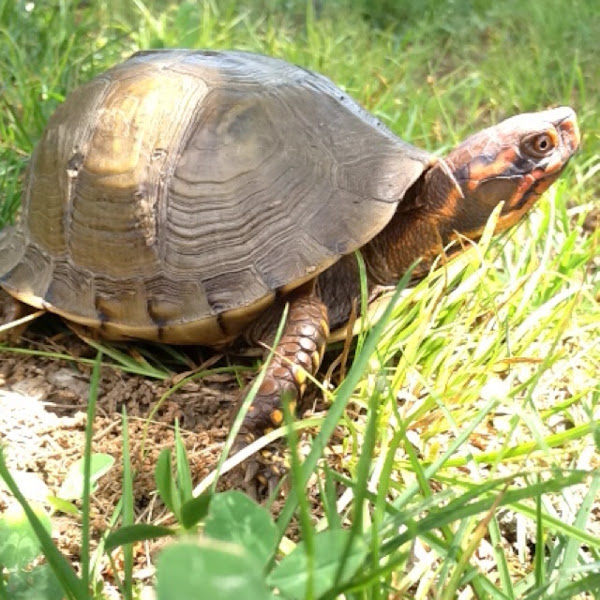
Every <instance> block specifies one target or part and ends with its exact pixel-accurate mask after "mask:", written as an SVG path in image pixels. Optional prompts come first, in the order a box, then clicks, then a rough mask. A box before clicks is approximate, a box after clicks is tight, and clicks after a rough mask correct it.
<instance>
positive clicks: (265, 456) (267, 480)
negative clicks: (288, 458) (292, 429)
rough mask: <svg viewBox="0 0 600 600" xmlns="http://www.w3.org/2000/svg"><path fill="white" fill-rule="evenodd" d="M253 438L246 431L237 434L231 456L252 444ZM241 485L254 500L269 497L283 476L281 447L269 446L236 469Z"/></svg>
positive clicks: (276, 445)
mask: <svg viewBox="0 0 600 600" xmlns="http://www.w3.org/2000/svg"><path fill="white" fill-rule="evenodd" d="M254 439H255V436H254V435H252V434H250V433H248V432H247V431H244V432H241V433H239V434H238V437H237V440H236V442H235V444H234V445H233V448H232V451H231V454H232V455H235V454H237V453H238V452H240V451H241V450H242V449H244V448H245V447H246V446H248V445H249V444H250V443H252V442H253V441H254ZM237 469H238V473H239V476H240V479H241V484H242V486H243V487H244V489H245V490H246V492H247V493H248V494H249V495H250V496H252V497H253V498H255V499H259V498H265V497H270V496H271V495H272V494H273V493H274V492H276V491H277V488H278V486H279V484H280V482H281V479H282V477H283V476H284V475H285V472H286V469H285V467H284V458H283V447H280V446H279V445H278V444H270V445H269V447H268V448H263V449H262V450H261V451H259V452H258V453H256V454H253V455H252V456H250V457H248V458H247V459H246V460H244V461H243V462H241V463H240V464H239V466H238V467H237Z"/></svg>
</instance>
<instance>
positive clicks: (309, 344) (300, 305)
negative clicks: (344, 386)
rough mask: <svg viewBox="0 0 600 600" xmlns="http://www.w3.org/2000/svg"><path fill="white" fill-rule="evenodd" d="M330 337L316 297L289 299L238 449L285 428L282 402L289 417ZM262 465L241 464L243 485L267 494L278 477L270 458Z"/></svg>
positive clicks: (237, 443)
mask: <svg viewBox="0 0 600 600" xmlns="http://www.w3.org/2000/svg"><path fill="white" fill-rule="evenodd" d="M328 336H329V322H328V317H327V308H326V306H325V305H324V304H323V302H322V301H321V300H320V299H319V298H318V297H317V296H315V295H314V294H300V295H297V296H295V297H292V298H291V299H290V301H289V309H288V316H287V320H286V323H285V326H284V330H283V334H282V336H281V338H280V340H279V343H278V344H277V347H276V349H275V354H274V356H273V359H272V360H271V362H270V364H269V365H268V367H267V372H266V373H265V378H264V379H263V382H262V384H261V386H260V388H259V390H258V393H257V394H256V396H255V398H254V401H253V403H252V404H251V405H250V408H249V409H248V412H247V413H246V416H245V418H244V421H243V423H242V426H241V429H240V432H239V434H238V439H237V442H236V450H239V449H240V448H241V447H243V446H245V445H247V444H249V443H250V442H252V441H253V440H254V439H255V438H257V437H260V436H261V435H263V434H264V433H267V432H268V431H270V430H272V429H273V428H275V427H279V426H281V425H282V424H283V420H284V417H283V409H282V404H281V403H282V401H283V402H287V403H288V406H289V407H290V411H291V412H293V411H294V408H295V406H296V403H297V402H298V400H300V398H301V397H302V395H303V394H304V390H305V389H306V380H307V374H310V375H315V374H316V372H317V371H318V369H319V366H320V365H321V360H322V359H323V353H324V352H325V345H326V342H327V337H328ZM249 389H250V385H249V386H247V387H246V388H245V389H244V390H243V392H242V394H241V398H240V401H239V402H238V405H237V406H236V409H235V413H236V414H237V410H238V409H239V405H240V404H241V403H242V402H243V400H244V398H245V397H246V395H247V393H248V391H249ZM266 454H267V455H269V454H270V453H268V452H267V453H266ZM261 463H262V461H261V462H259V460H258V459H257V460H252V461H251V462H249V463H248V464H247V465H245V481H246V483H250V482H251V481H252V480H254V479H256V480H258V483H260V484H262V485H267V486H268V488H269V492H271V491H272V488H273V487H274V484H275V483H276V482H277V481H278V479H279V478H280V476H281V474H282V473H281V471H280V470H279V469H278V467H277V465H276V464H275V462H273V459H271V461H270V462H267V463H262V464H261Z"/></svg>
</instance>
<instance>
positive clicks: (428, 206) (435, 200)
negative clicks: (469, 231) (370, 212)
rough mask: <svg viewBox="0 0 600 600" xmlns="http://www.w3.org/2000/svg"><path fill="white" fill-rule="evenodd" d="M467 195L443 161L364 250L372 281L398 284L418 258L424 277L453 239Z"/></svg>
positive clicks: (418, 273)
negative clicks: (458, 206)
mask: <svg viewBox="0 0 600 600" xmlns="http://www.w3.org/2000/svg"><path fill="white" fill-rule="evenodd" d="M462 197H463V194H462V191H461V188H460V187H459V186H458V183H457V182H456V181H455V179H454V177H453V176H452V174H451V173H450V172H449V170H448V167H447V166H446V164H445V163H444V161H443V160H440V161H439V162H438V163H437V164H436V165H435V166H434V167H432V168H431V169H430V170H429V171H428V172H427V173H426V174H425V175H424V176H423V178H422V179H421V180H420V181H418V182H417V183H416V184H415V185H414V186H413V187H412V188H411V189H410V190H409V191H408V192H407V195H406V196H405V197H404V198H403V199H402V200H401V201H400V204H399V206H398V209H397V211H396V213H395V214H394V216H393V217H392V220H391V221H390V222H389V223H388V224H387V225H386V227H385V228H384V229H383V230H382V231H381V232H380V233H379V234H378V235H376V236H375V237H374V238H373V239H372V240H371V241H370V242H369V243H368V244H367V245H366V246H365V247H364V248H363V250H362V252H363V256H364V259H365V263H366V267H367V274H368V277H369V281H370V283H371V284H374V285H377V284H378V285H395V284H396V283H397V282H398V281H399V280H400V279H401V278H402V276H403V275H404V273H406V271H407V270H408V268H409V267H410V266H411V265H412V264H413V262H414V261H415V260H417V259H419V258H420V259H421V262H420V263H419V264H418V265H417V267H416V268H415V270H414V271H413V278H415V279H419V278H421V277H424V276H425V275H426V274H427V273H428V272H429V269H430V268H431V265H432V264H433V261H434V260H435V258H436V257H437V256H438V255H439V254H440V253H441V252H442V250H443V247H444V246H445V245H446V244H447V243H448V242H449V241H450V236H451V235H452V233H453V227H452V216H453V211H454V208H455V205H456V202H457V201H459V200H460V199H462Z"/></svg>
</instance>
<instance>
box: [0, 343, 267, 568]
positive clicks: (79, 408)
mask: <svg viewBox="0 0 600 600" xmlns="http://www.w3.org/2000/svg"><path fill="white" fill-rule="evenodd" d="M19 347H20V348H22V349H29V350H34V351H45V352H53V353H60V354H63V355H65V354H66V355H69V356H73V357H74V358H76V359H94V357H95V356H96V350H94V349H93V348H91V347H90V346H88V345H87V344H85V343H84V342H83V341H81V340H80V339H78V338H77V337H76V336H75V335H74V334H72V333H70V332H64V331H63V332H62V333H60V334H58V335H56V336H54V337H48V335H47V334H46V333H45V332H39V333H35V332H33V333H32V332H28V334H27V336H26V337H24V338H22V339H21V340H20V342H19ZM121 350H122V351H123V352H125V353H127V352H129V353H130V354H131V356H133V357H136V356H138V354H137V349H136V347H135V346H133V345H132V346H131V347H128V346H126V345H124V346H123V348H121ZM154 351H156V349H154ZM182 352H184V353H185V352H186V349H183V350H182ZM197 353H198V351H197V350H194V349H190V360H189V363H190V366H192V365H193V364H196V365H201V364H202V363H203V362H208V363H216V365H217V366H226V365H227V357H226V356H223V355H220V356H219V355H216V354H215V353H214V352H209V351H206V354H205V356H198V354H197ZM107 362H110V359H107ZM239 362H240V361H239V360H238V359H236V363H238V364H239ZM248 364H251V363H248ZM91 374H92V367H91V365H89V364H83V363H82V362H79V361H78V360H63V359H57V358H46V357H41V356H37V355H36V356H32V355H31V354H27V353H16V352H14V351H11V350H6V351H0V441H1V442H2V445H3V446H4V448H5V456H6V459H7V462H8V466H9V469H10V470H11V472H12V473H13V474H15V477H16V478H17V482H18V484H19V486H20V488H21V491H23V492H24V494H25V495H26V497H27V498H28V499H29V500H30V501H31V500H33V501H39V502H40V503H41V504H44V505H46V506H47V501H46V498H47V496H48V495H59V489H60V486H61V484H62V483H63V482H64V480H65V477H66V474H67V472H68V471H69V467H70V466H71V465H72V463H73V462H75V461H76V460H78V459H80V458H81V457H82V456H83V449H84V440H85V426H86V411H87V402H88V397H89V391H90V379H91ZM251 374H252V370H251V369H249V370H248V372H247V373H246V374H242V377H243V378H244V379H246V378H249V377H250V376H251ZM184 375H185V368H181V367H180V369H179V373H177V374H174V376H173V378H172V379H171V380H165V381H162V380H157V379H151V378H148V377H144V376H140V375H131V374H128V373H125V372H123V370H121V369H120V368H118V367H110V366H105V367H102V369H101V380H100V387H99V393H98V400H97V410H96V418H95V421H94V437H93V448H92V450H93V452H102V453H106V454H109V455H111V456H113V457H114V459H115V464H114V466H113V468H112V469H111V470H110V471H109V472H108V473H107V474H106V475H104V476H103V477H102V478H101V479H100V482H99V486H98V489H97V490H96V491H95V492H94V494H93V496H92V527H93V536H94V538H95V542H93V543H94V546H95V544H96V543H97V540H98V539H99V537H100V535H101V534H102V533H103V532H105V531H106V530H107V529H108V528H109V522H110V519H111V515H112V514H113V512H114V510H115V507H116V505H117V502H118V501H119V499H120V497H121V494H122V465H121V462H122V437H123V436H122V430H121V429H122V416H121V415H122V411H123V408H125V409H126V411H127V416H128V422H129V423H128V433H129V445H130V454H131V457H132V463H133V464H132V467H133V469H134V470H135V471H136V472H137V475H136V478H135V482H134V496H135V510H136V521H138V522H152V523H161V524H169V523H171V522H172V521H169V513H168V512H167V511H166V510H165V509H164V506H163V505H162V503H161V501H160V498H159V497H158V494H157V492H156V483H155V480H154V468H155V466H156V460H157V457H158V455H159V453H160V451H161V450H162V449H164V448H170V449H173V448H174V438H175V427H174V424H175V422H176V421H178V423H179V425H180V428H181V431H182V437H183V439H184V441H185V445H186V449H187V456H188V460H189V462H190V466H191V471H192V473H193V476H194V484H195V485H196V484H197V483H198V482H200V481H201V480H202V479H203V478H204V477H206V476H207V475H208V474H209V473H210V472H211V471H212V470H213V469H214V468H215V466H216V464H217V461H218V459H219V456H220V453H221V450H222V448H223V445H224V442H225V440H226V438H227V435H228V433H229V412H230V410H231V408H232V406H234V405H235V402H236V401H237V398H238V395H239V385H240V384H239V382H238V379H237V377H236V375H234V374H229V373H226V374H212V375H209V376H206V377H203V378H202V379H196V380H191V381H188V382H186V383H185V384H184V385H183V386H182V387H180V388H179V389H177V391H175V392H174V393H172V395H170V396H169V397H168V398H167V399H166V400H164V401H163V402H161V404H160V407H159V408H158V410H157V411H156V412H155V413H154V414H152V413H153V410H154V409H155V407H156V405H157V403H158V402H159V400H160V399H161V397H162V396H163V394H165V392H167V391H168V390H169V389H170V388H171V387H172V386H173V384H174V382H176V381H179V380H180V379H181V378H182V377H184ZM151 415H152V420H151V421H150V420H149V419H148V417H149V416H151ZM144 434H145V440H144ZM142 443H143V447H142ZM142 453H143V456H142ZM231 487H243V481H242V480H241V477H240V472H239V471H234V472H233V473H230V474H226V475H224V476H222V478H221V479H220V483H219V489H227V488H231ZM14 502H15V501H14V499H12V498H11V497H10V496H9V494H8V493H7V492H6V491H5V490H3V489H1V488H0V513H1V512H2V511H3V510H6V509H7V508H9V507H10V506H11V504H14ZM272 508H273V510H274V511H277V510H278V508H279V507H278V506H277V505H275V506H274V507H272ZM52 523H53V536H54V539H55V542H56V544H57V545H58V548H59V549H60V550H61V552H62V553H63V554H64V555H65V556H66V557H68V558H69V559H70V560H71V561H72V562H73V564H74V565H77V561H78V557H79V551H80V546H79V544H80V539H81V531H80V521H79V519H78V518H77V517H74V516H72V515H62V514H61V513H55V514H54V515H53V517H52ZM158 547H159V544H151V545H148V546H146V547H142V545H140V546H139V548H138V555H137V559H138V568H139V569H143V570H144V571H147V575H148V576H150V575H151V574H152V569H151V568H149V567H150V564H151V561H148V557H149V555H151V554H154V552H155V550H156V549H157V548H158ZM141 576H143V572H142V575H141ZM109 579H110V577H109Z"/></svg>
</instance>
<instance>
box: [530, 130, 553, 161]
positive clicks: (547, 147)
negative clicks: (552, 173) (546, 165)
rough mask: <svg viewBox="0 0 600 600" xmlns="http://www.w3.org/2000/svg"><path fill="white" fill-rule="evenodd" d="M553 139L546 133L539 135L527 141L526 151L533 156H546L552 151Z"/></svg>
mask: <svg viewBox="0 0 600 600" xmlns="http://www.w3.org/2000/svg"><path fill="white" fill-rule="evenodd" d="M554 146H555V143H554V138H553V137H552V136H551V135H549V134H548V133H541V134H539V135H536V136H534V137H531V138H529V139H528V140H527V149H528V150H529V151H530V153H531V154H534V155H535V156H540V157H541V156H546V155H547V154H549V153H550V152H552V150H554Z"/></svg>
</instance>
